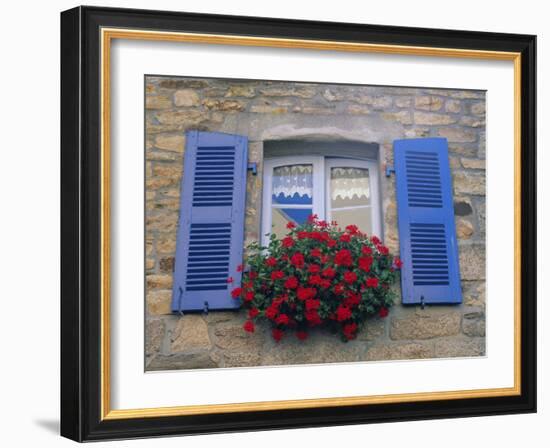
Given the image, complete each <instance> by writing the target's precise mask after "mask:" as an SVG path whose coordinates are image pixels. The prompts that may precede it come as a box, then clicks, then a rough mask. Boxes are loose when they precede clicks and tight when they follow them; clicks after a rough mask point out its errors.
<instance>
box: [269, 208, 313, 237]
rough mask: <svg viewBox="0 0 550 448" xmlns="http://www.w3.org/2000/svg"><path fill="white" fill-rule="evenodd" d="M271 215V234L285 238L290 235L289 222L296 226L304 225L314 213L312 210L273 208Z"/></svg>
mask: <svg viewBox="0 0 550 448" xmlns="http://www.w3.org/2000/svg"><path fill="white" fill-rule="evenodd" d="M271 210H272V214H271V224H272V230H271V232H272V233H274V234H275V235H277V236H278V237H281V236H284V235H286V234H287V233H288V229H287V228H286V225H287V224H288V222H289V221H292V222H294V223H296V224H303V223H304V222H306V220H307V218H308V216H309V215H311V214H312V213H313V210H312V209H311V208H278V207H273V208H272V209H271Z"/></svg>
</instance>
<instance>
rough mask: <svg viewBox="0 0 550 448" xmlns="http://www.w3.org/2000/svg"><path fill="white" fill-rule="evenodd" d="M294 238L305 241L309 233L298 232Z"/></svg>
mask: <svg viewBox="0 0 550 448" xmlns="http://www.w3.org/2000/svg"><path fill="white" fill-rule="evenodd" d="M296 236H297V237H298V239H299V240H305V239H306V238H309V232H306V231H304V230H300V231H299V232H298V233H297V234H296Z"/></svg>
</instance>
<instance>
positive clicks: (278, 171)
mask: <svg viewBox="0 0 550 448" xmlns="http://www.w3.org/2000/svg"><path fill="white" fill-rule="evenodd" d="M281 194H282V195H283V196H285V197H287V198H290V197H293V196H294V195H295V194H298V195H299V196H307V197H309V198H311V197H312V196H313V167H312V166H311V165H286V166H279V167H277V168H275V169H274V170H273V196H279V195H281Z"/></svg>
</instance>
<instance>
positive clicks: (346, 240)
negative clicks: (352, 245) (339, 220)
mask: <svg viewBox="0 0 550 448" xmlns="http://www.w3.org/2000/svg"><path fill="white" fill-rule="evenodd" d="M340 241H342V243H349V242H350V241H351V236H349V234H347V233H344V234H342V235H341V236H340Z"/></svg>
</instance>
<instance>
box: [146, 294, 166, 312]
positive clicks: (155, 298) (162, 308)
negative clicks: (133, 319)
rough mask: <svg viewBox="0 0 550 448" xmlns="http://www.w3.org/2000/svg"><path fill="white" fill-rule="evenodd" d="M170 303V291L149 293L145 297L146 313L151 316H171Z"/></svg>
mask: <svg viewBox="0 0 550 448" xmlns="http://www.w3.org/2000/svg"><path fill="white" fill-rule="evenodd" d="M171 302H172V291H171V290H157V291H149V292H148V293H147V296H146V303H147V311H148V313H149V314H151V315H156V316H159V315H163V314H172V310H171V308H170V304H171Z"/></svg>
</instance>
